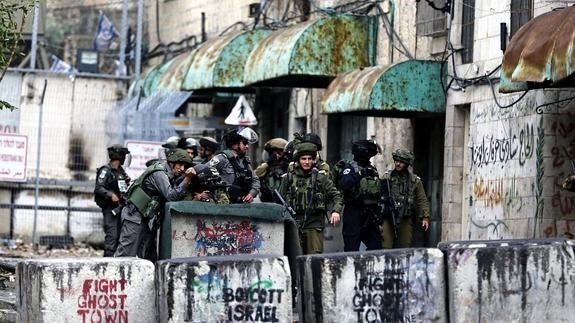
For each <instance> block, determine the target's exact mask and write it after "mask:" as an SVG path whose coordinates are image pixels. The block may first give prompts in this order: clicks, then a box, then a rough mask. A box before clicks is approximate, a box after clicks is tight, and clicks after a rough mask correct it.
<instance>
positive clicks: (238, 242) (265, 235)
mask: <svg viewBox="0 0 575 323" xmlns="http://www.w3.org/2000/svg"><path fill="white" fill-rule="evenodd" d="M287 223H288V222H286V216H285V214H284V209H283V208H282V207H281V206H280V205H277V204H273V203H256V204H245V205H243V204H233V205H216V204H209V203H204V202H197V201H184V202H173V203H168V204H167V205H166V216H165V217H164V221H163V224H162V234H161V239H160V258H161V259H169V258H182V257H203V256H224V255H236V254H255V253H260V254H278V255H283V254H284V240H285V237H286V234H285V231H286V230H285V226H286V225H287ZM296 241H297V240H296ZM287 248H289V246H288V247H287Z"/></svg>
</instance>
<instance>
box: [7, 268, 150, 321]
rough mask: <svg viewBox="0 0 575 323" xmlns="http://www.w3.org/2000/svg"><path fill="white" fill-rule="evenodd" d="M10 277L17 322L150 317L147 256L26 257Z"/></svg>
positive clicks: (148, 318) (130, 319) (144, 318)
mask: <svg viewBox="0 0 575 323" xmlns="http://www.w3.org/2000/svg"><path fill="white" fill-rule="evenodd" d="M16 280H17V286H16V307H17V310H18V315H19V320H18V321H19V322H118V323H120V322H153V321H155V320H156V306H155V291H154V264H153V263H151V262H149V261H147V260H141V259H135V258H75V259H45V260H26V261H22V262H19V263H18V265H17V266H16Z"/></svg>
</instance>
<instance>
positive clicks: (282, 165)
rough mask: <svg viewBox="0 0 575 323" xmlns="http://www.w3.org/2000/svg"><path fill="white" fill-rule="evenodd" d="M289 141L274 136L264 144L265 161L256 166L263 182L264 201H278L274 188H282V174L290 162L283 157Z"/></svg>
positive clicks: (257, 173) (262, 196)
mask: <svg viewBox="0 0 575 323" xmlns="http://www.w3.org/2000/svg"><path fill="white" fill-rule="evenodd" d="M287 143H288V142H287V140H285V139H283V138H273V139H270V140H269V141H268V142H266V143H265V145H264V151H265V153H264V155H265V156H264V160H265V162H264V163H262V164H261V165H259V166H258V168H256V175H257V176H258V177H259V179H260V183H261V193H260V200H261V201H262V202H276V198H275V195H274V189H279V188H280V182H281V176H282V175H283V174H284V173H285V172H286V170H287V164H288V163H287V162H286V161H285V159H284V158H283V154H284V149H285V146H286V145H287Z"/></svg>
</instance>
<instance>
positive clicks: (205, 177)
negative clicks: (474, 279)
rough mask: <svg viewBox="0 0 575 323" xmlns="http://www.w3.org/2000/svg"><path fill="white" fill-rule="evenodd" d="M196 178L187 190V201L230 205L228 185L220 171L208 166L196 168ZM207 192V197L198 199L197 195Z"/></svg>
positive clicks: (200, 165) (201, 165) (197, 166)
mask: <svg viewBox="0 0 575 323" xmlns="http://www.w3.org/2000/svg"><path fill="white" fill-rule="evenodd" d="M194 169H195V170H196V174H197V175H196V177H194V178H193V179H192V180H191V182H190V185H189V186H188V188H187V189H186V196H185V197H184V200H185V201H201V202H208V203H213V204H230V197H229V195H228V190H227V187H228V185H227V184H226V183H225V182H224V181H223V180H222V178H221V177H220V175H219V174H218V171H217V170H216V169H215V168H213V167H210V166H208V165H206V164H199V165H196V166H194ZM203 192H206V193H207V196H206V197H198V195H197V194H200V193H203Z"/></svg>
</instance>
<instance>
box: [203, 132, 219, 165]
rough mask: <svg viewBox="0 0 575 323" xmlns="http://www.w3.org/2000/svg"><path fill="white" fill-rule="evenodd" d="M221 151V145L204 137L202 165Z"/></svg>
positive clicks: (212, 139)
mask: <svg viewBox="0 0 575 323" xmlns="http://www.w3.org/2000/svg"><path fill="white" fill-rule="evenodd" d="M219 149H220V144H218V142H217V141H216V140H215V139H214V138H211V137H202V138H200V149H199V153H200V158H201V159H202V163H203V164H205V163H207V162H209V161H210V159H212V157H213V156H214V154H215V153H216V152H217V151H218V150H219Z"/></svg>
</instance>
